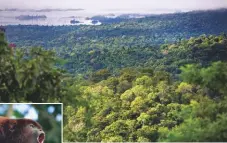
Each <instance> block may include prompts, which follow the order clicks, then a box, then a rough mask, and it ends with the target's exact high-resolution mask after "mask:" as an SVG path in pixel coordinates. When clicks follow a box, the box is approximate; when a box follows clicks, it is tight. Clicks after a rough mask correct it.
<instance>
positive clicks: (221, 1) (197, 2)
mask: <svg viewBox="0 0 227 143" xmlns="http://www.w3.org/2000/svg"><path fill="white" fill-rule="evenodd" d="M5 8H19V9H45V8H82V9H92V10H104V9H105V10H117V9H120V10H124V9H125V10H139V9H144V10H155V9H177V10H206V9H217V8H227V0H215V1H214V0H159V1H156V0H139V1H138V0H124V1H121V0H95V1H90V0H83V1H79V0H65V1H64V2H62V1H60V0H39V1H37V0H0V9H5Z"/></svg>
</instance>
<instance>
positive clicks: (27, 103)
mask: <svg viewBox="0 0 227 143" xmlns="http://www.w3.org/2000/svg"><path fill="white" fill-rule="evenodd" d="M6 104H21V105H23V104H44V105H47V104H52V105H53V104H58V105H61V115H62V117H61V142H62V143H63V103H0V105H6Z"/></svg>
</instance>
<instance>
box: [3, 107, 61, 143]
mask: <svg viewBox="0 0 227 143" xmlns="http://www.w3.org/2000/svg"><path fill="white" fill-rule="evenodd" d="M61 106H62V105H61V104H0V116H5V117H9V118H28V119H33V120H35V121H37V122H39V123H40V124H41V125H42V127H43V130H44V131H45V133H46V139H45V142H46V143H61V138H62V137H61V135H62V134H61V122H62V110H61Z"/></svg>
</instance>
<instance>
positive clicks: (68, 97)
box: [0, 10, 227, 142]
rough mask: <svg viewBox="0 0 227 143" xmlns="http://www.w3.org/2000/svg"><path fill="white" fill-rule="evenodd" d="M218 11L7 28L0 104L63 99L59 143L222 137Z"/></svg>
mask: <svg viewBox="0 0 227 143" xmlns="http://www.w3.org/2000/svg"><path fill="white" fill-rule="evenodd" d="M226 14H227V11H226V10H217V11H206V12H190V13H179V14H170V15H160V16H152V17H147V18H142V19H131V20H127V21H123V22H120V23H114V24H105V25H101V26H58V27H54V26H7V27H6V28H7V30H6V34H7V36H6V37H7V38H5V37H4V33H1V37H0V62H1V63H0V97H1V98H0V101H1V102H63V103H64V141H81V142H86V141H93V142H94V141H97V142H99V141H118V142H120V141H124V142H126V141H131V142H136V141H137V142H151V141H175V142H177V141H227V136H226V134H227V118H226V117H227V106H226V102H227V98H226V94H227V82H226V81H227V72H226V71H227V61H226V60H227V53H226V51H227V36H226V34H225V32H227V28H226V24H227V21H226V19H225V18H224V17H225V15H226ZM6 40H8V41H9V42H13V43H15V44H16V45H17V47H20V48H15V49H13V48H10V46H9V45H8V43H7V42H6ZM36 46H43V47H44V48H40V47H36Z"/></svg>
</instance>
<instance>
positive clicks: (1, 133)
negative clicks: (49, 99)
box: [0, 117, 44, 143]
mask: <svg viewBox="0 0 227 143" xmlns="http://www.w3.org/2000/svg"><path fill="white" fill-rule="evenodd" d="M30 124H32V125H34V130H36V131H34V132H35V133H36V134H34V132H33V128H31V129H30V128H26V126H28V125H30ZM38 132H43V130H42V127H41V125H40V124H39V123H37V122H36V121H33V120H30V119H9V118H7V117H0V143H36V140H37V137H38ZM43 133H44V132H43Z"/></svg>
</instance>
